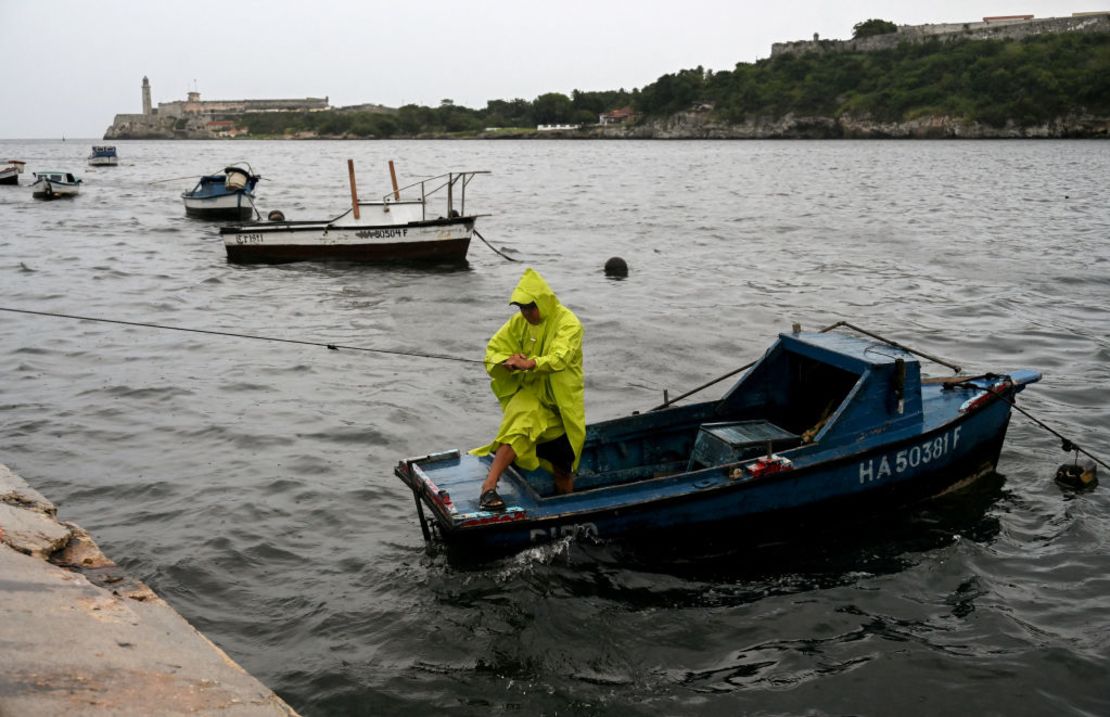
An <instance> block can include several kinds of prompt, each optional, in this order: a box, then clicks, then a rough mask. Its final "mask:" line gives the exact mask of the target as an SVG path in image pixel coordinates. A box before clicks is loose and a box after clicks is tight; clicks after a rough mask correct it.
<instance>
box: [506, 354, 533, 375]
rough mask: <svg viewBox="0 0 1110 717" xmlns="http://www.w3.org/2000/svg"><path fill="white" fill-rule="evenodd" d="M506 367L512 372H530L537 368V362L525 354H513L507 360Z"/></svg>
mask: <svg viewBox="0 0 1110 717" xmlns="http://www.w3.org/2000/svg"><path fill="white" fill-rule="evenodd" d="M504 366H505V368H508V369H510V370H512V371H528V370H530V369H534V368H535V367H536V362H535V360H533V359H530V358H528V357H526V356H525V355H524V354H513V355H512V356H510V357H509V358H507V359H505V363H504Z"/></svg>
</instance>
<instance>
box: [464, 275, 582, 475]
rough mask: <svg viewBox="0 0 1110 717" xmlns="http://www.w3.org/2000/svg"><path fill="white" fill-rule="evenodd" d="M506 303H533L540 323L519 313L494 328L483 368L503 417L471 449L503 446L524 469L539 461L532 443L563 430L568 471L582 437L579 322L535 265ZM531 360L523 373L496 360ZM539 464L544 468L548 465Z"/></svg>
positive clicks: (489, 449)
mask: <svg viewBox="0 0 1110 717" xmlns="http://www.w3.org/2000/svg"><path fill="white" fill-rule="evenodd" d="M510 301H511V302H512V303H519V304H530V303H533V302H535V304H536V306H538V307H539V310H540V319H541V320H540V323H539V324H537V325H535V326H533V325H532V324H530V323H528V320H527V319H525V318H524V316H523V315H522V314H520V313H519V312H518V313H516V314H514V315H513V316H512V318H510V319H509V320H508V321H506V322H505V324H504V326H502V327H501V328H500V329H498V330H497V333H496V334H494V335H493V338H491V339H490V340H489V345H488V346H487V347H486V371H487V372H488V373H489V375H490V379H491V380H490V386H491V387H492V388H493V394H494V395H495V396H497V400H498V401H500V402H501V410H502V411H503V417H502V419H501V427H500V428H498V430H497V437H496V438H495V439H494V440H493V442H492V443H490V444H489V445H486V446H482V447H481V448H475V449H474V450H472V451H471V453H473V454H474V455H478V456H484V455H489V454H491V453H494V452H496V451H497V449H498V447H499V446H501V445H503V444H506V443H507V444H509V445H511V446H512V447H513V450H514V451H516V461H515V463H516V464H517V465H518V466H520V467H521V468H524V469H525V470H535V469H536V468H538V467H539V466H540V465H541V459H540V458H539V457H538V456H537V455H536V444H538V443H546V442H548V441H552V440H555V439H556V438H558V437H559V436H561V435H562V434H563V433H564V432H565V433H566V434H567V440H568V441H569V442H570V446H571V448H573V449H574V464H573V466H572V470H577V469H578V460H579V458H581V456H582V444H583V443H585V441H586V403H585V382H584V381H583V378H582V324H581V323H579V321H578V317H577V316H575V315H574V312H572V311H571V310H570V309H568V308H567V307H565V306H563V305H562V304H560V303H559V299H558V297H556V296H555V292H553V291H552V290H551V287H550V286H548V285H547V282H546V281H544V279H543V277H542V276H540V274H539V272H537V271H536V270H535V269H526V270H525V271H524V276H522V277H521V279H520V282H519V283H518V284H517V285H516V289H514V290H513V295H512V298H511V299H510ZM518 353H519V354H524V355H525V356H527V357H528V358H530V359H535V361H536V367H535V368H534V369H531V370H529V371H512V370H510V369H508V368H506V367H504V366H502V365H501V362H502V361H504V360H505V359H507V358H509V357H510V356H512V355H513V354H518ZM543 463H544V467H545V468H547V469H549V470H550V468H551V466H550V465H546V461H543Z"/></svg>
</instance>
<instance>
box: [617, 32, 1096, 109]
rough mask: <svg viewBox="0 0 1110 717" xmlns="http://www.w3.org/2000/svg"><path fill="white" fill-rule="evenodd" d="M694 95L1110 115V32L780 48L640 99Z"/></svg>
mask: <svg viewBox="0 0 1110 717" xmlns="http://www.w3.org/2000/svg"><path fill="white" fill-rule="evenodd" d="M692 98H696V99H698V100H700V101H710V102H714V103H715V106H716V111H717V113H718V115H719V116H720V117H721V119H723V120H725V121H726V122H743V121H745V120H749V119H754V118H757V117H771V118H773V117H781V116H783V115H786V114H788V113H794V114H797V115H808V116H826V117H840V116H842V115H851V116H856V117H871V118H874V119H877V120H881V121H902V120H908V119H913V118H916V117H921V116H926V115H948V116H951V117H956V118H961V119H966V120H972V121H978V122H982V123H984V124H987V125H991V126H996V127H1000V126H1003V125H1005V124H1006V122H1007V120H1013V121H1014V122H1015V123H1017V124H1019V125H1022V126H1029V125H1032V124H1037V123H1040V122H1046V121H1050V120H1052V119H1055V118H1057V117H1060V116H1063V115H1066V114H1068V113H1072V112H1083V111H1086V112H1091V113H1094V114H1096V115H1100V116H1108V115H1110V35H1107V34H1105V33H1089V34H1080V33H1060V34H1050V35H1049V34H1046V35H1038V36H1036V37H1032V38H1029V39H1027V40H1023V41H1012V42H1006V41H999V40H969V41H963V42H955V43H943V42H941V41H939V40H936V41H933V42H929V43H924V44H910V43H903V44H901V45H899V46H898V47H896V48H894V49H890V50H881V51H877V52H827V53H826V52H810V53H806V54H803V55H789V54H788V55H781V56H779V57H775V58H773V59H769V60H761V61H759V62H756V63H755V64H745V63H740V64H738V65H736V67H735V69H733V70H732V71H726V72H717V73H713V72H706V71H703V70H702V69H701V68H700V67H699V68H697V69H696V70H683V71H681V72H678V73H676V74H674V75H664V76H663V77H660V78H659V79H658V80H657V81H656V82H655V83H653V84H651V85H648V86H647V87H644V88H643V89H642V90H641V91H640V93H639V97H638V101H637V102H636V108H637V110H638V111H639V112H641V113H642V114H644V115H646V116H664V115H668V114H671V113H673V112H675V111H677V110H679V109H685V107H683V105H684V103H686V102H689V101H691V99H692Z"/></svg>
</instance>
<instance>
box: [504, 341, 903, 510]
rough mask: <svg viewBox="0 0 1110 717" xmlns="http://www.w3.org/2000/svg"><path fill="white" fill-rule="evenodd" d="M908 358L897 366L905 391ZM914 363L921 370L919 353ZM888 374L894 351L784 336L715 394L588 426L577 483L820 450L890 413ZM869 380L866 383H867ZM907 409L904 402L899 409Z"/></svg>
mask: <svg viewBox="0 0 1110 717" xmlns="http://www.w3.org/2000/svg"><path fill="white" fill-rule="evenodd" d="M800 349H806V350H800ZM899 358H900V360H902V361H904V359H901V357H899ZM908 363H909V362H908V361H905V362H904V363H903V364H902V366H903V368H902V369H901V370H902V371H903V378H902V379H901V380H902V384H901V385H902V388H901V390H902V391H903V392H904V391H905V388H906V382H905V375H904V374H905V368H907V366H906V364H908ZM884 368H885V369H886V370H883V369H884ZM912 369H913V370H912V371H910V374H911V375H912V377H913V378H915V379H917V378H919V377H918V373H917V364H916V361H914V362H913V365H912ZM894 373H896V371H895V363H894V357H892V356H883V357H880V361H879V362H878V363H876V362H875V360H874V357H870V358H865V359H863V360H859V359H858V357H850V356H839V355H837V354H835V353H833V352H831V351H830V349H829V348H827V347H826V348H822V346H821V342H820V341H818V342H817V346H816V347H814V346H812V345H807V344H804V343H802V342H799V341H794V340H790V339H788V336H787V335H784V336H783V338H782V339H781V340H780V342H779V343H776V344H775V345H774V346H773V347H772V348H771V349H770V350H769V351H768V352H767V353H766V354H765V355H764V357H763V358H762V359H761V360H760V361H759V362H757V363H756V364H755V365H754V366H753V367H752V368H751V369H750V370H749V371H748V372H747V373H746V374H744V375H743V376H742V377H741V379H740V380H739V381H737V383H736V384H735V385H734V386H733V387H732V389H730V390H729V391H728V392H727V393H726V394H725V395H724V396H723V397H722V398H721V399H719V400H716V401H710V402H705V403H698V404H692V405H689V406H683V407H678V408H667V409H663V410H659V411H650V412H646V413H641V414H636V415H633V416H628V417H624V418H619V419H614V420H610V421H605V422H601V423H596V424H592V425H590V426H589V427H588V429H587V435H586V443H585V445H584V447H583V451H582V457H581V460H580V462H579V467H578V472H577V475H576V480H575V492H576V493H578V492H581V491H588V490H594V489H599V488H608V487H613V486H618V485H624V484H629V483H635V482H639V481H645V480H650V479H654V478H662V477H667V476H674V475H679V474H684V473H693V472H697V471H700V470H704V469H720V468H721V467H729V466H732V465H735V464H737V463H741V462H744V461H749V460H751V459H754V458H757V457H759V456H763V455H768V454H769V453H772V452H773V453H776V454H779V455H785V456H787V457H790V456H791V455H792V454H797V453H799V452H801V451H802V450H807V449H808V450H820V446H821V443H822V441H828V442H829V443H835V441H836V438H837V437H838V436H839V435H847V434H848V433H852V432H856V431H858V430H859V429H860V427H861V425H862V424H863V423H867V422H873V421H875V420H881V421H887V420H888V418H889V415H890V414H892V413H896V411H897V406H896V400H895V399H896V397H895V396H894V395H893V394H894V393H895V392H896V391H897V390H898V389H897V385H898V384H897V381H892V380H891V374H894ZM869 386H870V387H871V388H872V389H873V390H871V391H865V390H864V389H865V388H867V387H869ZM917 393H918V401H917V402H916V403H915V402H914V401H912V400H911V401H910V402H909V403H910V406H911V409H912V408H913V407H914V406H915V405H916V408H917V410H919V408H920V400H919V399H920V396H919V394H920V390H918V391H917ZM865 395H866V398H864V396H865ZM856 399H861V400H856ZM888 399H890V400H888ZM876 400H877V401H878V402H879V403H880V404H881V405H880V406H879V407H878V408H876V407H875V406H873V405H872V406H871V407H870V408H869V409H868V416H867V417H866V418H865V417H863V416H862V415H861V413H860V412H859V411H852V410H850V409H851V407H852V406H853V404H856V403H860V402H861V401H866V402H867V403H868V404H873V403H875V401H876ZM905 413H906V411H905V408H904V407H903V409H902V411H901V413H900V414H897V415H905ZM517 472H518V474H520V475H521V477H522V478H523V479H524V480H525V481H526V482H527V483H528V485H529V486H530V487H531V488H532V489H533V490H534V491H535V492H536V494H537V495H539V496H540V497H549V496H552V495H554V494H555V493H554V484H553V481H552V478H551V475H550V473H548V472H547V471H546V470H543V469H540V470H535V471H519V470H518V471H517Z"/></svg>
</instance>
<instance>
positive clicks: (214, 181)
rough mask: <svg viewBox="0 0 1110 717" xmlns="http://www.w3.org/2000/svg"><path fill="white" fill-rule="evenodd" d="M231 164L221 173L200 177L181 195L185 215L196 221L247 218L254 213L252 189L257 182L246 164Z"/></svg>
mask: <svg viewBox="0 0 1110 717" xmlns="http://www.w3.org/2000/svg"><path fill="white" fill-rule="evenodd" d="M244 165H245V166H240V165H231V166H230V167H227V168H225V169H224V173H223V174H209V175H206V176H203V177H201V178H200V179H199V180H198V181H197V184H196V186H195V187H193V188H192V189H191V190H189V191H188V192H183V193H182V195H181V199H182V200H183V201H184V202H185V214H187V215H188V216H190V217H196V218H198V219H233V220H236V221H242V220H244V219H250V217H251V214H252V213H254V211H255V209H254V188H255V185H257V184H258V180H259V179H261V177H259V176H258V175H257V174H255V173H254V170H253V169H251V167H250V165H249V164H246V163H244Z"/></svg>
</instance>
